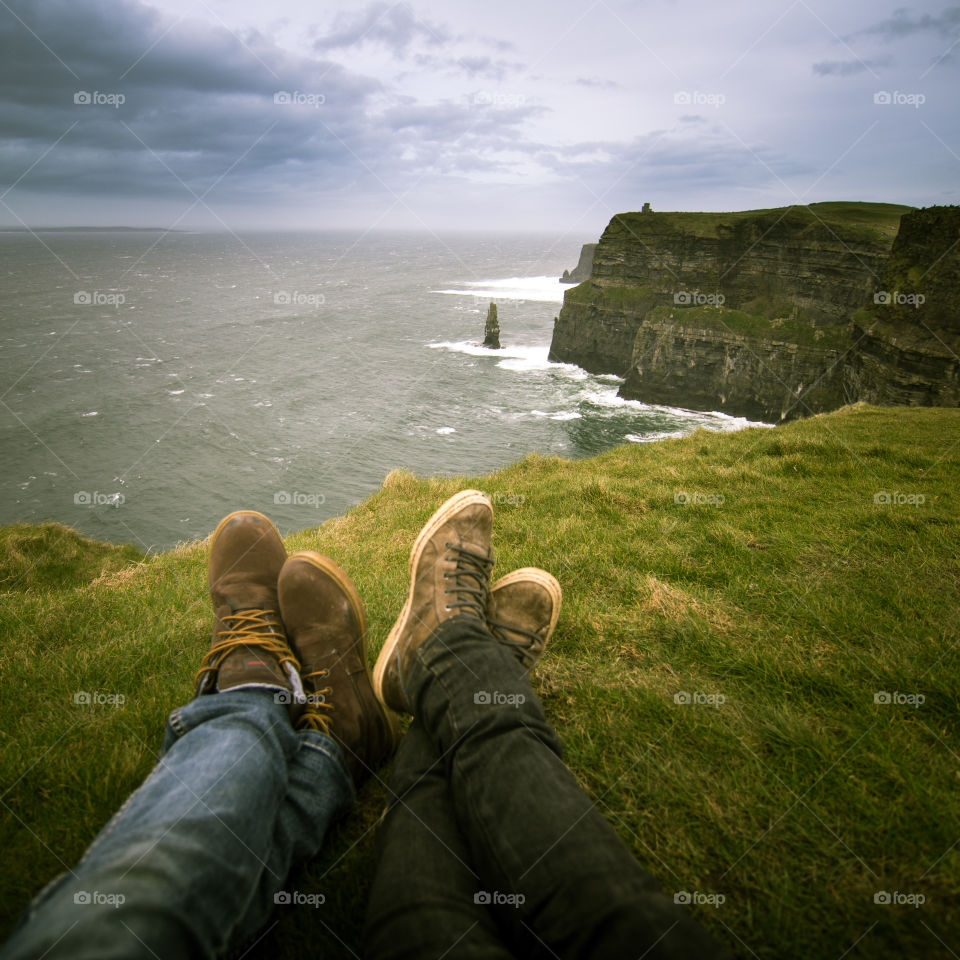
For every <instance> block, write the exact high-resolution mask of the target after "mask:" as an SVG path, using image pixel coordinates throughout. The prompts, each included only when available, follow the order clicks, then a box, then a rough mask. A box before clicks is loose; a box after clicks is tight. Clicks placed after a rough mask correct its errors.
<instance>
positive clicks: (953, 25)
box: [854, 7, 960, 40]
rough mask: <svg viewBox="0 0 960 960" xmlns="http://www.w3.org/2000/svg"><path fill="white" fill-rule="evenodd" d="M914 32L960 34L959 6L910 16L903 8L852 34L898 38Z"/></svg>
mask: <svg viewBox="0 0 960 960" xmlns="http://www.w3.org/2000/svg"><path fill="white" fill-rule="evenodd" d="M916 33H933V34H938V35H939V36H942V37H945V38H953V37H957V36H960V7H947V8H945V9H944V10H943V11H942V12H941V13H938V14H929V13H924V14H922V15H921V16H912V15H911V13H910V11H908V10H905V9H903V8H901V9H899V10H895V11H894V13H893V16H892V17H890V18H889V19H887V20H883V21H881V22H880V23H878V24H875V25H874V26H872V27H866V28H865V29H863V30H858V31H857V33H855V34H854V36H862V35H865V34H876V35H879V36H881V37H883V38H884V39H885V40H899V39H900V38H902V37H909V36H912V35H913V34H916Z"/></svg>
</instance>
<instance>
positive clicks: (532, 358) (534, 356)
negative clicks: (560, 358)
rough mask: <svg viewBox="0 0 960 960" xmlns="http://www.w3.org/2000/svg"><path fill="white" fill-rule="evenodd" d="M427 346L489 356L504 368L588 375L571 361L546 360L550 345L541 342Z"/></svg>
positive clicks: (445, 342) (466, 342) (465, 342)
mask: <svg viewBox="0 0 960 960" xmlns="http://www.w3.org/2000/svg"><path fill="white" fill-rule="evenodd" d="M427 346H428V347H430V348H431V349H433V350H449V351H450V352H451V353H465V354H467V355H468V356H471V357H490V358H492V359H494V360H499V361H500V362H499V363H498V364H497V366H498V367H502V368H503V369H504V370H516V371H524V370H556V371H558V372H562V373H564V374H566V375H567V376H569V377H572V378H573V379H574V380H584V379H586V378H587V376H589V374H587V373H586V371H584V370H581V369H580V367H577V366H574V365H573V364H572V363H553V362H552V361H551V360H548V359H547V355H548V354H549V353H550V347H548V346H544V345H542V344H512V345H510V344H508V345H507V346H506V347H504V348H503V349H501V350H493V349H491V348H490V347H483V346H481V345H480V344H479V343H476V342H472V341H470V340H458V341H452V340H443V341H441V342H439V343H428V344H427Z"/></svg>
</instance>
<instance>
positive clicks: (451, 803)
mask: <svg viewBox="0 0 960 960" xmlns="http://www.w3.org/2000/svg"><path fill="white" fill-rule="evenodd" d="M411 659H412V663H411V666H410V668H409V670H408V674H407V677H406V681H405V682H406V691H405V692H406V694H407V696H408V699H409V701H410V702H411V703H412V704H413V705H414V712H415V715H416V719H415V720H414V722H413V724H412V726H411V727H410V730H409V731H408V733H407V734H406V736H405V737H404V739H403V741H402V743H401V744H400V749H399V752H398V754H397V757H396V760H395V763H394V772H393V779H392V781H391V785H390V797H389V804H388V809H387V814H386V817H385V820H384V823H383V825H382V826H381V828H380V834H379V837H378V846H379V849H380V854H379V864H378V867H377V872H376V876H375V878H374V883H373V888H372V891H371V897H370V902H369V907H368V912H367V923H366V953H367V955H368V956H369V957H372V958H377V960H380V958H386V957H390V958H410V960H434V958H441V957H443V958H451V960H452V958H461V957H478V958H479V957H482V958H485V960H489V958H501V957H512V956H517V957H524V958H526V957H539V956H543V957H591V958H611V960H613V958H616V960H623V958H630V957H636V958H640V957H643V958H644V960H654V958H680V957H683V958H691V957H692V958H695V960H708V958H711V957H718V956H723V955H724V954H723V953H721V951H720V950H719V949H718V948H717V947H716V945H715V944H714V943H713V942H712V941H711V939H710V938H709V937H708V936H707V934H706V932H705V931H704V930H703V928H702V927H700V926H699V925H698V924H697V923H696V922H695V921H694V920H693V918H692V917H691V916H690V914H689V913H688V912H687V911H686V910H684V909H683V908H682V907H680V906H677V905H675V904H674V903H673V901H672V900H671V899H668V898H667V897H665V896H664V895H663V894H662V893H661V892H660V891H659V887H658V884H657V882H656V880H654V878H653V877H652V876H651V875H650V874H649V873H648V872H646V871H645V870H644V869H642V868H641V867H640V865H639V864H638V863H637V862H636V860H634V858H633V856H632V855H631V854H630V852H629V851H628V850H627V848H626V846H624V844H623V843H622V842H621V840H620V838H619V837H618V836H617V835H616V833H615V832H614V831H613V829H612V827H611V826H610V825H609V824H608V823H607V821H606V820H605V819H604V818H603V816H601V814H600V813H599V812H598V811H597V809H596V807H595V806H594V804H593V803H592V802H591V800H590V798H589V797H588V796H587V795H586V793H584V791H583V790H582V789H581V788H580V786H579V785H578V784H577V782H576V780H575V779H574V777H573V775H572V774H571V773H570V771H569V769H568V768H567V766H566V764H565V763H564V762H563V759H562V756H561V746H560V742H559V740H558V738H557V735H556V733H555V732H554V731H553V729H552V728H551V727H550V725H549V724H548V723H547V721H546V719H545V717H544V713H543V707H542V706H541V704H540V701H539V700H538V699H537V696H536V695H535V694H534V692H533V690H532V689H531V687H530V684H529V682H528V681H527V677H526V674H525V672H524V671H523V669H522V667H521V666H520V663H519V662H518V661H517V659H516V658H515V657H514V655H513V654H512V653H511V652H510V651H509V650H508V649H507V648H506V647H505V646H503V645H501V644H500V643H498V642H496V641H495V640H494V639H493V638H492V637H491V635H490V634H489V632H488V631H487V630H486V628H485V627H484V626H483V625H482V624H481V623H480V622H479V621H477V620H474V619H472V618H469V617H455V618H453V619H452V620H448V621H446V622H445V623H444V624H442V625H441V626H440V627H439V628H438V629H437V630H436V631H435V632H434V634H433V635H432V636H431V637H430V638H429V639H428V640H427V641H426V642H425V643H424V644H423V646H422V647H421V648H420V649H419V650H417V651H416V652H415V653H414V655H413V656H412V658H411Z"/></svg>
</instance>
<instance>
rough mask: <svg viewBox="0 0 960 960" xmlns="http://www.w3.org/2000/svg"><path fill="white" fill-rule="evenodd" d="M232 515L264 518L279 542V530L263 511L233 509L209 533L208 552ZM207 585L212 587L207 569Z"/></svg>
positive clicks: (280, 538) (211, 549)
mask: <svg viewBox="0 0 960 960" xmlns="http://www.w3.org/2000/svg"><path fill="white" fill-rule="evenodd" d="M234 517H259V518H260V519H261V520H266V521H267V524H268V525H269V527H270V529H271V530H272V531H273V532H274V533H275V534H276V535H277V539H278V540H280V541H281V542H282V541H283V537H281V536H280V531H279V530H278V529H277V528H276V527H275V526H274V523H273V521H272V520H271V519H270V518H269V517H268V516H267V515H266V514H263V513H260V511H259V510H234V511H233V513H228V514H227V515H226V516H225V517H224V518H223V519H222V520H221V521H220V522H219V523H218V524H217V528H216V529H215V530H214V531H213V533H212V534H210V552H211V553H212V552H213V545H214V544H215V543H216V542H217V537H218V536H220V531H221V530H222V529H223V528H224V527H225V526H226V525H227V524H228V523H229V522H230V521H231V520H232V519H233V518H234ZM207 586H208V587H210V588H211V589H212V588H213V583H212V582H211V581H210V573H209V570H208V571H207Z"/></svg>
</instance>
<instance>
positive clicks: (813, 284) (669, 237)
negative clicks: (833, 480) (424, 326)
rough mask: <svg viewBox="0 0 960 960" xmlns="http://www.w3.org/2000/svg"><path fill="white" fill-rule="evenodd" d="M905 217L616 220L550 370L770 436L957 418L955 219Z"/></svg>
mask: <svg viewBox="0 0 960 960" xmlns="http://www.w3.org/2000/svg"><path fill="white" fill-rule="evenodd" d="M911 210H912V208H909V207H900V206H896V205H892V204H857V203H825V204H811V205H810V206H809V207H786V208H781V209H777V210H758V211H744V212H740V213H722V214H690V213H654V212H652V211H650V212H646V213H642V212H641V213H631V214H619V215H617V216H615V217H614V218H613V220H612V221H611V222H610V224H609V226H608V227H607V229H606V231H605V232H604V234H603V237H601V239H600V242H599V244H598V246H597V250H596V254H595V256H594V262H593V270H592V273H591V276H590V278H589V279H588V280H587V281H585V282H583V283H581V284H580V285H579V286H576V287H574V288H572V289H570V290H568V291H567V293H566V296H565V298H564V305H563V309H562V310H561V312H560V316H559V318H558V319H557V321H556V323H555V326H554V335H553V341H552V343H551V348H550V358H551V359H552V360H557V361H563V362H568V363H576V364H578V365H580V366H582V367H584V368H585V369H587V370H589V371H591V372H593V373H614V374H618V375H620V376H623V377H625V380H624V383H623V385H622V387H621V390H620V394H621V396H624V397H628V398H632V399H639V400H644V401H646V402H651V403H663V404H671V405H676V406H683V407H689V408H693V409H710V410H722V411H725V412H727V413H730V414H733V415H737V416H748V417H751V418H759V419H763V420H767V421H774V422H778V421H780V420H785V419H792V418H794V417H800V416H806V415H809V414H811V413H818V412H822V411H825V410H832V409H835V408H836V407H838V406H841V405H843V404H844V403H848V402H852V401H854V400H858V399H865V400H869V401H871V402H875V403H942V404H950V405H956V404H957V403H958V400H957V360H956V358H957V356H958V354H960V345H958V342H957V341H958V339H960V329H958V321H960V274H958V270H957V263H958V248H960V244H958V243H957V239H958V236H960V232H958V223H957V217H958V216H960V208H943V207H940V208H936V207H935V208H929V209H927V210H919V211H914V212H911ZM903 214H907V216H904V217H903V228H902V230H900V233H898V232H897V231H898V228H899V225H900V217H901V215H903ZM895 236H896V237H897V240H896V243H894V237H895ZM951 244H953V247H952V252H950V250H951ZM887 288H891V289H890V290H889V291H888V290H887ZM925 289H926V290H928V295H927V301H926V303H925V304H923V305H922V306H921V307H920V308H918V307H917V306H916V304H915V301H916V296H914V299H913V301H910V300H909V299H908V298H909V297H910V295H911V294H913V295H922V294H923V291H924V290H925ZM878 291H879V292H881V293H882V292H884V291H887V292H889V293H890V295H891V297H892V304H891V305H887V304H884V303H882V302H878V303H877V304H876V305H874V302H873V300H874V294H875V293H877V292H878ZM865 303H867V304H868V305H869V308H868V309H864V304H865ZM888 307H889V309H888ZM881 308H883V309H881ZM923 310H926V313H922V311H923Z"/></svg>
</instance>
